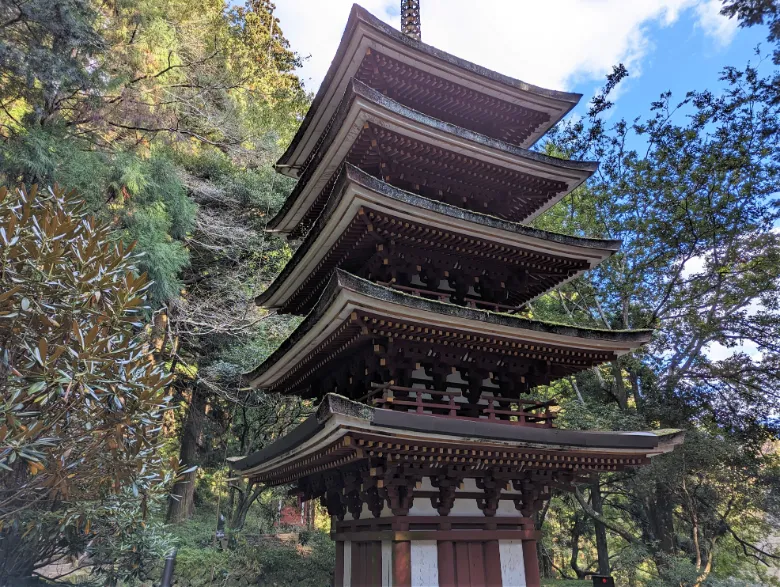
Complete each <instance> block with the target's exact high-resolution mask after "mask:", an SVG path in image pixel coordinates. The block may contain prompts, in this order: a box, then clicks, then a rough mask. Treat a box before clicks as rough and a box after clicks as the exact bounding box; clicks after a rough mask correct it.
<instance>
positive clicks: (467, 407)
mask: <svg viewBox="0 0 780 587" xmlns="http://www.w3.org/2000/svg"><path fill="white" fill-rule="evenodd" d="M361 401H364V402H365V403H367V404H368V405H370V406H374V407H377V408H386V409H390V410H398V411H405V412H414V413H417V414H430V415H434V416H443V417H447V418H458V419H469V420H473V419H479V420H488V421H491V422H495V423H500V424H512V425H518V426H537V427H540V428H552V427H553V421H554V420H555V418H556V415H555V413H553V412H552V411H551V409H550V408H553V407H555V406H556V405H557V404H556V403H555V402H554V401H547V402H536V401H532V400H523V399H511V398H503V397H495V396H490V395H486V394H483V395H482V397H481V399H480V401H479V402H478V403H476V404H472V403H469V402H468V401H467V399H466V398H465V397H464V396H463V394H462V393H461V392H460V391H437V390H435V389H425V388H422V387H403V386H400V385H390V384H382V385H377V384H374V387H373V388H372V389H371V391H370V392H369V393H368V394H366V395H365V396H364V397H362V398H361Z"/></svg>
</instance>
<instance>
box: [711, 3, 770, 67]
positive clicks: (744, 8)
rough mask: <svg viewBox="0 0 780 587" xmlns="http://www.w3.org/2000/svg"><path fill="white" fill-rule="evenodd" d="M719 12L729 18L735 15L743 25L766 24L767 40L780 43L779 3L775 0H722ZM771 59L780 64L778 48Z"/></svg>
mask: <svg viewBox="0 0 780 587" xmlns="http://www.w3.org/2000/svg"><path fill="white" fill-rule="evenodd" d="M720 13H721V14H723V15H725V16H728V17H729V18H734V17H737V18H738V19H739V25H740V26H743V27H751V26H757V25H766V26H767V28H768V29H769V33H768V34H767V40H768V41H769V42H770V43H775V44H780V3H778V2H777V0H723V8H722V9H721V11H720ZM772 60H773V61H774V62H775V64H776V65H780V48H777V49H775V51H774V54H773V56H772Z"/></svg>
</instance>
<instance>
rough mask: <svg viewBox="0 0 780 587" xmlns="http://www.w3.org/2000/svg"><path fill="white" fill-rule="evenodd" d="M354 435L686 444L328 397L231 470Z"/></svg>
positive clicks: (556, 446) (569, 445) (537, 444)
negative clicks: (399, 409) (463, 417)
mask: <svg viewBox="0 0 780 587" xmlns="http://www.w3.org/2000/svg"><path fill="white" fill-rule="evenodd" d="M350 432H358V433H360V432H364V433H371V434H373V435H382V436H384V437H385V438H387V439H388V440H392V439H393V438H394V437H396V438H397V437H402V438H403V439H404V441H405V442H408V443H412V444H413V443H414V441H415V439H417V440H420V441H425V442H442V443H453V444H456V445H457V446H458V447H459V448H462V447H463V445H464V444H468V445H470V446H473V447H475V448H477V447H484V448H487V449H490V448H493V449H495V448H512V449H517V448H523V449H529V450H541V451H548V452H549V451H556V450H558V451H572V450H574V451H577V452H579V453H581V454H582V455H583V456H585V457H587V456H590V455H594V456H595V455H604V454H605V453H609V454H611V455H614V456H618V457H619V456H643V457H650V458H652V457H654V456H658V455H660V454H666V453H669V452H671V451H672V450H674V448H675V447H676V446H678V445H679V444H680V443H682V441H683V439H684V436H685V433H684V432H683V431H681V430H660V431H651V432H596V431H583V430H560V429H550V428H535V427H528V426H506V425H503V424H495V423H491V422H488V421H485V420H474V421H465V420H452V419H448V418H441V417H436V416H431V415H426V414H410V413H407V412H394V411H391V410H386V409H380V408H371V407H368V406H366V405H364V404H359V403H356V402H353V401H350V400H348V399H346V398H344V397H341V396H338V395H334V394H329V395H327V396H326V397H325V398H324V399H323V401H322V403H321V404H320V406H319V408H318V410H317V412H316V413H315V414H313V415H311V416H310V417H309V418H308V419H307V420H305V421H304V422H303V423H302V424H300V425H299V426H298V427H297V428H295V429H294V430H292V431H291V432H290V433H289V434H287V435H285V436H283V437H282V438H280V439H279V440H277V441H276V442H274V443H273V444H271V445H270V446H268V447H266V448H264V449H262V450H260V451H257V452H255V453H253V454H251V455H248V456H246V457H243V458H233V459H228V460H229V463H230V466H231V468H232V469H233V470H234V471H238V472H240V474H242V475H245V476H253V475H257V474H262V473H265V472H268V471H272V470H273V469H275V468H277V467H280V466H287V465H289V464H290V463H292V462H294V461H296V460H299V459H304V458H306V457H307V456H309V455H311V454H314V453H317V452H318V451H320V450H322V449H323V447H327V446H328V445H330V444H332V443H333V442H334V441H335V440H338V439H339V438H340V437H342V436H344V435H345V434H348V433H350Z"/></svg>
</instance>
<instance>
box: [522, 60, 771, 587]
mask: <svg viewBox="0 0 780 587" xmlns="http://www.w3.org/2000/svg"><path fill="white" fill-rule="evenodd" d="M625 75H626V72H625V70H624V69H623V68H616V70H615V72H614V73H613V75H612V76H611V77H610V79H609V80H608V84H607V88H606V91H605V93H604V94H603V95H601V96H600V97H599V98H598V99H597V100H595V102H594V104H593V108H592V109H591V112H590V117H589V118H587V119H585V120H582V121H580V122H578V123H575V124H571V125H568V126H566V125H564V126H562V127H561V128H560V129H559V130H558V131H557V133H556V134H554V135H553V138H552V143H551V144H550V145H549V146H548V148H549V149H550V150H551V151H553V152H556V153H559V154H563V155H564V156H571V157H577V158H596V159H600V160H601V167H600V169H599V171H598V173H597V175H596V176H595V177H594V180H593V181H592V182H591V183H590V184H589V186H588V187H587V188H584V189H580V190H578V191H576V192H575V193H573V194H572V195H570V196H569V197H567V198H566V199H565V200H564V202H563V203H562V204H561V205H559V207H558V208H557V209H554V210H553V211H552V212H551V213H550V214H547V215H546V216H543V217H541V218H540V219H539V221H538V225H539V226H541V227H544V228H547V229H552V230H558V231H566V232H574V233H585V234H588V235H591V236H599V237H603V238H617V239H621V240H623V250H622V252H620V253H619V254H617V255H615V256H614V257H612V258H611V259H610V260H609V261H607V262H606V263H604V264H603V265H602V266H601V267H600V268H598V269H596V270H594V271H591V272H590V273H589V275H588V276H587V277H586V278H585V279H578V280H575V281H573V282H571V283H569V284H567V285H565V286H564V287H562V288H560V289H559V290H558V291H556V292H554V293H553V294H550V295H548V296H546V297H545V298H543V299H541V300H539V301H538V302H535V303H534V305H533V312H534V314H535V315H536V316H537V317H541V318H546V319H554V320H567V321H570V322H576V323H580V324H582V323H586V324H592V325H598V326H599V327H601V328H609V329H623V328H647V327H653V328H656V329H657V334H656V336H655V337H654V339H653V342H652V343H651V344H650V345H649V346H648V348H647V349H646V350H644V351H642V352H639V353H635V354H634V355H630V356H626V357H622V358H621V359H620V360H619V361H615V362H614V363H612V364H611V365H608V366H607V367H606V368H602V369H594V370H591V371H588V372H586V373H583V374H580V375H579V376H578V377H577V378H576V379H574V380H572V381H570V382H564V383H561V384H560V385H559V387H558V388H557V389H554V390H552V392H553V393H559V394H563V395H564V396H565V397H568V398H570V399H571V401H568V402H567V406H566V407H567V412H566V416H565V419H564V420H563V421H564V422H565V423H566V424H567V425H569V426H572V427H581V428H583V427H584V428H596V427H605V428H610V429H631V428H633V427H635V426H640V427H651V428H657V427H661V428H667V427H668V428H686V429H688V430H689V434H688V437H687V441H686V444H685V447H684V448H683V450H681V451H678V452H677V453H675V454H674V455H671V456H668V457H664V458H663V459H660V460H657V461H655V462H654V464H653V466H652V467H650V468H648V469H647V470H644V471H639V472H636V473H633V474H629V475H619V476H614V477H613V478H609V477H608V478H607V479H606V480H605V483H606V484H607V485H608V487H609V492H607V493H605V494H604V496H603V504H602V505H603V511H604V513H603V515H601V514H599V512H597V511H596V508H595V507H592V506H593V505H594V504H589V503H588V500H587V497H586V495H585V494H584V493H578V494H577V498H578V502H579V504H580V506H581V507H582V509H583V511H584V512H585V513H586V514H587V515H588V516H589V517H591V518H592V519H593V520H594V521H595V522H597V523H603V524H604V525H605V526H606V528H607V530H608V532H609V533H610V534H611V535H612V539H611V552H612V553H615V552H621V553H622V557H623V559H622V560H621V558H620V557H618V558H616V559H615V561H614V562H615V565H616V567H617V568H618V570H619V571H620V569H624V570H623V571H622V572H625V573H626V575H625V577H627V578H628V575H629V574H630V572H634V573H636V572H637V571H639V572H640V573H642V572H644V573H647V574H648V575H653V574H656V575H660V577H662V579H663V580H664V581H669V584H675V585H680V584H686V585H701V584H703V583H704V581H706V580H707V579H708V577H710V575H711V574H713V573H717V571H718V567H717V555H718V553H719V552H722V551H723V550H724V549H726V548H731V547H735V548H738V549H740V551H742V553H743V557H744V558H743V568H742V571H744V572H747V571H746V570H745V567H746V566H747V564H748V561H749V560H751V559H753V560H756V559H758V560H759V561H762V562H763V563H771V562H773V561H774V560H776V559H777V556H776V554H775V553H773V552H772V551H770V550H768V549H766V548H764V547H763V546H762V544H761V541H760V540H759V538H760V536H761V532H762V531H764V530H765V529H766V527H767V520H768V515H770V514H772V513H774V504H773V500H772V498H771V497H772V494H773V492H774V491H775V490H776V488H777V483H776V479H777V459H776V457H775V456H774V454H773V452H772V451H767V450H765V448H766V446H767V443H769V442H771V441H772V440H773V439H774V438H776V434H777V428H776V424H775V418H774V414H775V413H776V411H777V409H778V406H779V405H780V402H779V400H780V397H778V395H777V394H776V391H775V390H776V389H777V388H778V384H779V383H780V347H778V344H777V341H778V340H780V312H779V310H780V301H779V300H780V295H778V293H779V292H780V265H779V264H778V260H780V235H778V234H777V232H776V230H774V227H775V226H776V225H777V222H778V219H779V218H780V208H778V206H777V193H778V185H779V180H780V165H779V164H778V161H780V127H779V126H778V124H779V122H780V112H778V108H779V106H778V101H777V100H776V97H777V95H776V87H775V85H774V83H773V79H772V78H771V77H762V75H761V73H760V71H759V70H758V69H756V68H755V67H752V66H748V67H747V68H746V69H744V70H737V69H734V68H727V69H726V70H725V71H724V74H723V82H724V83H725V88H724V90H723V92H722V93H720V94H715V93H713V92H710V91H699V92H691V93H689V94H688V95H687V96H686V97H685V98H684V99H683V100H682V101H681V102H680V103H679V104H675V103H674V102H672V97H671V95H669V94H664V95H662V96H661V98H660V99H659V100H658V101H656V102H654V103H653V105H652V109H651V115H650V117H649V118H648V119H646V120H636V121H634V122H633V123H627V122H625V121H618V122H617V123H615V124H614V125H613V126H611V127H609V128H607V127H606V124H605V123H604V119H603V117H601V116H600V114H601V113H602V112H603V111H604V110H605V109H607V108H609V106H610V104H609V101H608V99H607V94H608V90H609V89H611V88H612V87H614V86H615V84H616V83H618V82H619V80H620V79H621V78H622V77H624V76H625ZM747 343H750V344H753V345H755V348H756V349H757V350H758V351H759V352H760V353H761V354H760V355H757V356H753V357H751V356H749V355H748V354H747V353H746V352H744V351H742V350H740V347H741V346H742V345H744V344H747ZM713 345H720V348H725V349H727V350H729V349H730V352H727V353H726V355H727V356H726V357H725V358H723V359H720V360H718V359H714V358H712V357H711V356H710V355H709V354H708V352H707V349H709V348H712V347H713ZM575 386H576V389H575ZM575 393H577V394H579V395H580V396H582V397H583V400H584V404H585V405H584V406H583V405H582V402H580V401H579V399H578V398H577V395H575ZM637 557H639V558H640V559H641V560H643V561H645V563H644V564H637ZM649 561H652V568H651V567H648V566H647V563H648V562H649ZM685 569H687V570H685ZM742 571H740V572H742ZM686 573H687V575H686ZM646 576H647V575H646ZM684 576H688V577H689V579H684V578H683V577H684ZM690 577H693V578H692V579H690ZM634 578H635V579H636V576H635V577H634ZM632 580H633V579H632Z"/></svg>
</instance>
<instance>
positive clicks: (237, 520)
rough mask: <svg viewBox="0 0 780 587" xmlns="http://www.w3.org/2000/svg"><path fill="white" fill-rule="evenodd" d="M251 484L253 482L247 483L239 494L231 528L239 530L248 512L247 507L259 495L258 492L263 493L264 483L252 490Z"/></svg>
mask: <svg viewBox="0 0 780 587" xmlns="http://www.w3.org/2000/svg"><path fill="white" fill-rule="evenodd" d="M253 485H254V484H253V483H248V484H247V486H246V490H245V491H244V492H243V493H240V494H239V498H238V505H237V507H236V512H235V514H234V515H233V520H232V522H231V524H230V526H231V528H232V529H233V530H241V529H242V528H243V527H244V524H245V523H246V515H247V513H249V508H250V507H251V505H252V504H253V503H255V501H256V500H257V498H258V497H260V494H261V493H263V490H264V489H265V485H262V484H260V485H257V486H256V487H255V488H254V491H252V487H253Z"/></svg>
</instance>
